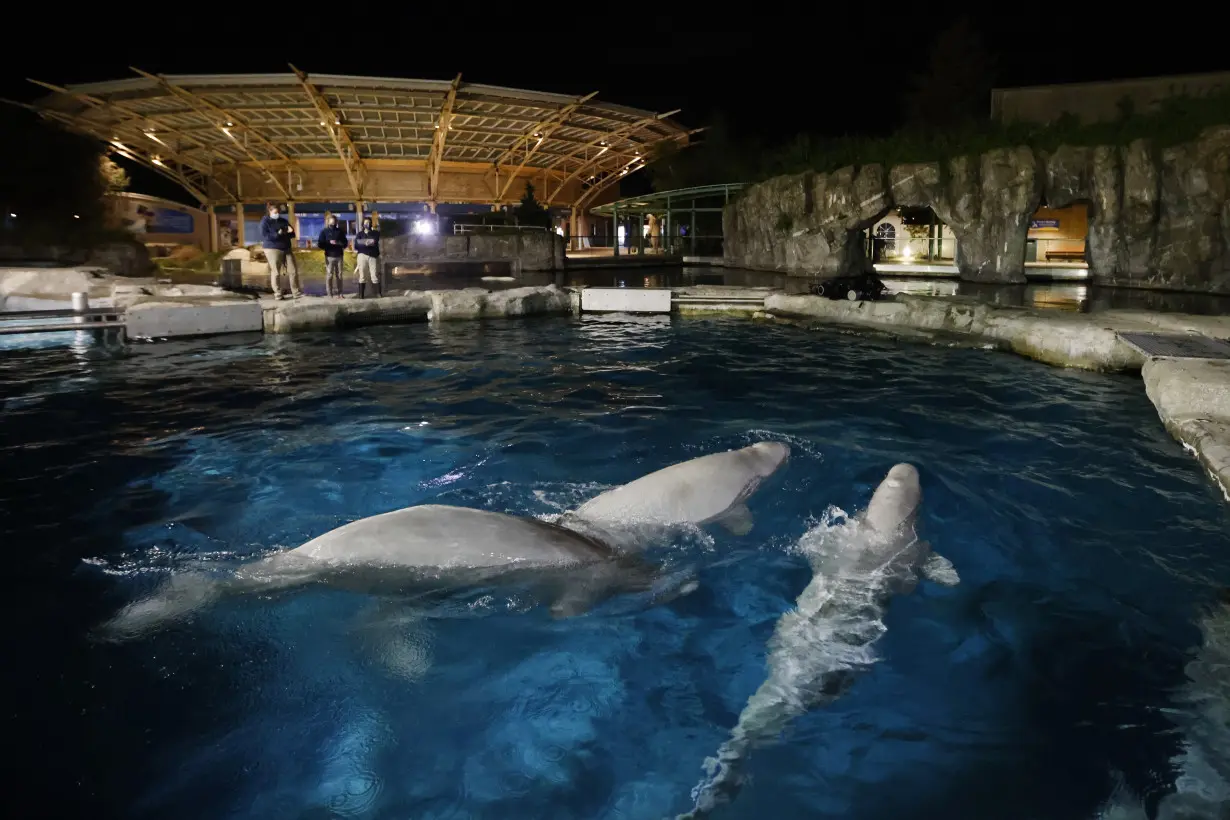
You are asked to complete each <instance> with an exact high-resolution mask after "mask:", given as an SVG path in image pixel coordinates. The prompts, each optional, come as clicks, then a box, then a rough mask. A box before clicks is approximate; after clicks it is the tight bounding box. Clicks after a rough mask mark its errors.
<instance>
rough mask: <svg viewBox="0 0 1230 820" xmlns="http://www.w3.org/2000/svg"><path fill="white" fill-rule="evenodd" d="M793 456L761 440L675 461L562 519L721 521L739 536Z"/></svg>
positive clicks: (620, 523) (619, 524)
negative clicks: (751, 506)
mask: <svg viewBox="0 0 1230 820" xmlns="http://www.w3.org/2000/svg"><path fill="white" fill-rule="evenodd" d="M789 458H790V445H788V444H785V443H783V442H780V441H759V442H757V443H755V444H752V445H750V446H748V447H743V448H741V449H738V450H727V451H726V452H723V453H710V454H709V455H706V456H700V457H699V458H694V459H691V460H689V461H683V462H680V463H678V464H672V465H671V466H669V467H664V468H663V469H661V470H658V471H657V472H653V473H650V474H649V475H646V476H642V477H641V478H638V479H637V480H636V481H633V482H631V483H629V484H624V485H622V486H619V487H616V488H615V489H613V490H608V491H607V492H605V493H602V494H601V495H598V496H595V497H594V498H591V499H590V500H589V501H587V502H585V503H584V504H582V505H581V506H580V507H578V508H577V509H575V510H573V511H572V512H570V513H566V514H564V516H562V517H561V519H560V523H562V524H564V525H569V524H572V525H577V524H578V522H584V523H587V524H589V525H591V526H598V527H606V528H623V527H629V526H631V527H645V526H650V527H672V526H680V525H686V524H694V525H698V526H703V525H705V524H709V523H716V524H719V525H720V526H722V527H725V528H726V529H728V530H730V531H731V532H732V533H734V534H735V535H746V534H747V533H748V532H750V531H751V529H752V515H751V513H750V512H749V511H748V508H747V500H748V499H749V498H750V497H751V496H752V494H753V493H755V492H756V490H757V489H758V488H759V487H760V484H761V482H763V481H764V480H765V479H767V478H768V477H769V476H771V475H773V474H774V473H775V472H777V470H778V469H779V468H780V467H781V466H782V465H783V464H785V463H786V461H787V460H788V459H789Z"/></svg>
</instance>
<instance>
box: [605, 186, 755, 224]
mask: <svg viewBox="0 0 1230 820" xmlns="http://www.w3.org/2000/svg"><path fill="white" fill-rule="evenodd" d="M747 184H748V183H746V182H723V183H719V184H717V185H698V186H696V187H693V188H675V189H673V190H670V191H655V192H654V193H652V194H645V195H644V196H630V197H625V198H624V199H619V200H616V201H615V202H608V203H606V204H605V205H599V206H597V207H596V208H590V213H595V214H598V215H600V216H610V215H611V214H612V213H614V212H615V211H627V212H629V213H632V212H634V211H635V209H637V208H645V207H647V206H649V205H652V204H655V203H661V204H665V202H666V200H668V199H679V200H688V199H700V198H701V197H706V196H717V195H719V194H725V195H727V196H729V195H730V194H732V193H736V192H738V191H741V190H743V188H744V187H746V186H747ZM678 210H680V211H686V210H688V208H686V207H680V208H679V209H678Z"/></svg>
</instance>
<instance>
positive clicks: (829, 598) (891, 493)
mask: <svg viewBox="0 0 1230 820" xmlns="http://www.w3.org/2000/svg"><path fill="white" fill-rule="evenodd" d="M921 499H922V491H921V488H920V486H919V480H918V470H917V469H916V468H915V467H914V466H913V465H910V464H897V465H895V466H894V467H893V468H892V469H890V470H889V471H888V475H887V476H886V477H885V479H884V481H883V482H881V483H880V485H879V486H878V487H877V488H876V490H875V493H874V494H873V495H872V497H871V501H870V502H869V503H868V504H867V508H866V510H864V511H863V513H862V514H861V515H859V516H857V517H855V518H853V519H851V520H848V521H847V522H845V523H844V524H842V525H839V526H837V527H834V528H829V527H825V526H824V525H821V526H818V527H815V528H813V529H812V530H810V531H809V532H808V533H806V534H805V535H804V536H803V538H802V539H801V541H800V543H799V546H800V548H801V549H802V550H803V551H804V552H806V553H807V555H808V558H809V560H810V562H811V564H812V571H813V577H812V580H811V581H810V583H808V585H807V587H806V588H804V590H803V592H802V593H800V595H799V597H798V599H797V600H796V602H795V606H794V608H793V609H791V610H789V611H788V612H786V613H785V614H784V615H782V616H781V618H780V619H779V620H778V622H777V625H776V627H775V628H774V630H773V636H772V637H771V638H770V639H769V654H768V658H767V662H766V666H767V667H768V677H767V678H766V680H765V681H764V683H762V684H761V685H760V688H759V689H757V690H756V692H755V694H753V695H752V696H751V697H750V698H749V699H748V702H747V706H745V707H744V709H743V711H742V713H741V714H740V715H739V719H738V722H737V723H736V724H735V727H734V730H733V731H732V732H731V733H730V737H729V738H728V739H727V740H726V742H725V743H723V744H722V746H721V747H720V748H719V749H718V752H717V755H716V757H713V758H709V759H707V760H706V761H705V768H706V772H707V776H706V778H705V779H704V780H703V781H702V782H701V783H700V785H698V786H697V787H696V788H695V789H694V790H693V792H692V797H693V800H694V805H693V808H692V810H691V811H690V812H688V813H687V814H683V815H679V816H678V818H677V820H684V818H700V817H706V816H708V815H709V814H710V813H711V812H712V811H713V810H714V809H716V808H717V807H719V806H721V805H723V804H725V803H729V802H730V801H731V800H733V799H734V798H735V796H736V795H737V794H738V791H739V788H740V787H741V785H742V782H743V780H744V778H743V774H742V769H743V765H744V762H745V761H746V758H747V756H748V754H749V753H750V751H751V750H752V748H754V747H755V746H758V745H762V744H765V743H768V742H770V741H772V740H773V739H774V738H776V737H777V736H778V735H779V734H780V733H781V732H782V731H783V730H784V729H785V728H786V727H787V726H788V725H789V723H790V722H791V721H792V720H794V719H795V718H796V717H799V716H800V715H802V714H804V713H805V712H806V711H808V710H810V709H813V708H816V707H819V706H822V705H824V704H826V703H831V702H832V701H834V700H836V699H837V698H838V697H840V696H841V695H842V694H843V693H844V692H845V691H846V690H847V689H848V688H849V686H850V685H851V684H852V683H853V681H854V679H855V677H856V675H857V673H858V672H860V671H863V670H865V669H867V668H869V667H870V666H871V665H872V664H874V663H875V661H876V655H875V651H874V645H875V643H876V641H878V640H879V638H880V636H881V635H883V634H884V632H885V630H886V627H885V625H884V621H883V616H884V612H885V609H886V607H887V605H888V602H889V600H890V599H891V598H892V597H893V596H894V595H896V594H900V593H905V592H909V591H911V590H913V589H914V587H915V586H916V585H917V584H918V581H919V578H920V577H926V578H929V579H931V580H934V581H937V582H939V583H941V584H944V585H946V586H953V585H955V584H957V583H959V581H960V578H959V577H958V575H957V573H956V571H955V570H954V569H953V566H952V563H951V562H950V561H948V560H947V559H946V558H943V557H942V556H940V555H938V554H936V553H934V552H932V551H931V548H930V545H929V544H927V543H926V542H924V541H921V540H920V539H919V538H918V534H917V532H916V530H915V523H916V520H917V517H918V508H919V504H920V502H921Z"/></svg>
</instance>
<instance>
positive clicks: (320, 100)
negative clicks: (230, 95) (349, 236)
mask: <svg viewBox="0 0 1230 820" xmlns="http://www.w3.org/2000/svg"><path fill="white" fill-rule="evenodd" d="M287 65H290V70H291V71H293V72H295V76H296V77H298V78H299V82H300V83H301V84H302V85H303V90H304V91H306V92H307V94H308V96H309V97H310V98H311V99H312V103H313V104H314V105H315V106H316V110H317V111H319V112H320V119H321V124H322V125H324V126H325V130H326V131H328V132H329V137H330V138H331V139H332V140H333V147H334V148H336V149H337V155H338V157H340V158H341V160H342V166H343V167H344V168H345V169H346V178H347V179H348V180H350V190H351V191H352V192H353V193H354V198H355V200H356V201H361V200H362V199H363V182H364V181H365V180H366V178H367V169H366V168H364V166H363V159H362V158H361V157H360V156H359V149H358V148H357V147H355V144H354V140H352V139H351V138H350V133H349V132H348V131H347V130H346V126H344V125H342V118H341V117H340V116H338V115H337V113H336V112H334V110H333V108H332V107H331V106H330V105H329V101H328V100H326V99H325V96H324V94H321V93H320V89H318V88H317V87H316V86H315V85H313V84H312V82H311V81H310V80H308V76H307V75H306V74H304V73H303V72H302V71H300V70H299V69H297V68H295V67H294V65H291V64H290V63H287ZM347 152H349V156H347Z"/></svg>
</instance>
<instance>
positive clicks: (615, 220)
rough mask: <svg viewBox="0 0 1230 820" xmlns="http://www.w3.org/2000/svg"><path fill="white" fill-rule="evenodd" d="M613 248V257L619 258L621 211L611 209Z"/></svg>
mask: <svg viewBox="0 0 1230 820" xmlns="http://www.w3.org/2000/svg"><path fill="white" fill-rule="evenodd" d="M611 237H612V239H611V247H612V248H613V251H612V255H614V256H619V209H618V208H612V209H611Z"/></svg>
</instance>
